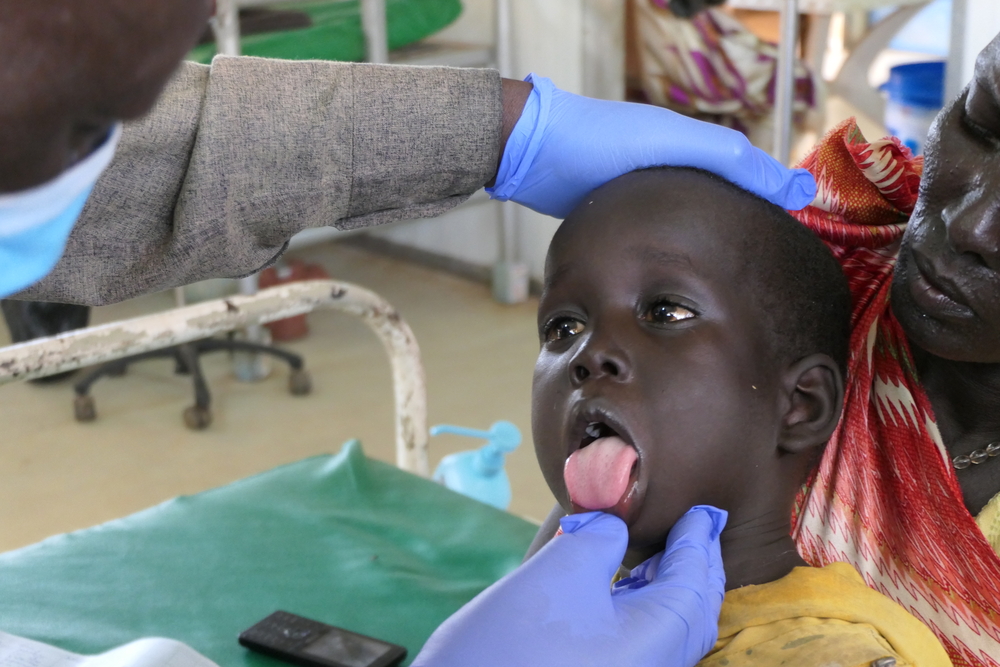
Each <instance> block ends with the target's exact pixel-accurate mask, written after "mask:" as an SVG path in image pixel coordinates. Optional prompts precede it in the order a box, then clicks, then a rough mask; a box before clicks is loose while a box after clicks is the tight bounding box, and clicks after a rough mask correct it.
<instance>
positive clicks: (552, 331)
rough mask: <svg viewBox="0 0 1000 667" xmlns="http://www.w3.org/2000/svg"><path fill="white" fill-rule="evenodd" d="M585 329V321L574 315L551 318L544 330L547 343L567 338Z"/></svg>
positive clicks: (543, 333)
mask: <svg viewBox="0 0 1000 667" xmlns="http://www.w3.org/2000/svg"><path fill="white" fill-rule="evenodd" d="M582 331H583V322H581V321H580V320H578V319H576V318H573V317H557V318H554V319H552V320H549V321H548V322H547V323H546V324H545V327H544V328H543V330H542V335H543V336H544V337H545V342H546V343H554V342H555V341H557V340H566V339H567V338H571V337H573V336H575V335H577V334H578V333H580V332H582Z"/></svg>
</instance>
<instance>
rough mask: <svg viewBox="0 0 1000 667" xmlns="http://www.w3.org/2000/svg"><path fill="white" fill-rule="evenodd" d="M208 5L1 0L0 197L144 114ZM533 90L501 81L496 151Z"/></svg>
mask: <svg viewBox="0 0 1000 667" xmlns="http://www.w3.org/2000/svg"><path fill="white" fill-rule="evenodd" d="M214 6H215V1H214V0H171V1H170V2H162V1H160V0H91V1H89V2H86V3H81V2H77V1H75V0H45V1H44V2H25V1H24V0H0V90H2V91H3V95H0V193H3V192H16V191H18V190H23V189H26V188H30V187H32V186H36V185H40V184H42V183H45V182H47V181H49V180H51V179H52V178H54V177H55V176H57V175H58V174H59V173H61V172H62V171H64V170H66V169H67V168H69V167H71V166H72V165H73V164H75V163H76V162H78V161H79V160H81V159H82V158H83V157H86V156H87V155H88V154H89V153H90V152H91V151H92V150H93V149H94V148H95V147H96V146H97V145H98V144H100V142H101V141H102V140H103V139H104V137H106V136H107V133H108V130H109V128H110V127H111V126H112V124H113V123H115V122H116V121H119V120H129V119H134V118H138V117H139V116H142V115H143V114H145V113H146V112H147V111H149V109H150V108H152V106H153V104H154V103H155V102H156V99H157V97H159V95H160V93H161V92H162V91H163V88H164V86H165V85H166V84H167V81H168V80H169V79H170V76H171V74H173V72H174V70H175V69H176V68H177V65H178V64H179V63H180V61H181V59H182V58H183V57H184V54H186V53H187V52H188V51H189V50H190V49H191V47H193V46H194V45H195V44H196V43H197V41H198V39H199V38H200V37H201V35H202V34H203V32H204V30H205V25H206V23H207V21H208V19H209V16H210V15H211V14H212V13H213V12H214ZM530 91H531V84H528V83H524V82H521V81H512V80H508V79H505V80H504V82H503V101H502V103H503V113H502V128H501V144H500V152H501V154H502V152H503V147H504V146H505V145H506V141H507V137H508V136H510V133H511V131H512V130H513V127H514V125H515V123H516V122H517V120H518V118H520V115H521V110H522V109H523V108H524V102H525V100H526V99H527V96H528V93H530Z"/></svg>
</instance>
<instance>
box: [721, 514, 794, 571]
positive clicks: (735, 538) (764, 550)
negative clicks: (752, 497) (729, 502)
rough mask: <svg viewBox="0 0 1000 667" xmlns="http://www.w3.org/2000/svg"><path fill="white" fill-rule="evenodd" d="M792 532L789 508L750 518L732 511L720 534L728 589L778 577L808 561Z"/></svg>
mask: <svg viewBox="0 0 1000 667" xmlns="http://www.w3.org/2000/svg"><path fill="white" fill-rule="evenodd" d="M790 533H791V524H790V522H789V512H788V511H787V510H784V511H775V512H773V513H770V514H765V515H762V516H756V517H754V518H752V519H749V520H740V519H739V518H737V517H734V516H732V515H730V518H729V523H728V524H727V525H726V529H725V530H723V531H722V535H721V536H720V541H721V543H722V562H723V565H724V566H725V568H726V590H727V591H728V590H732V589H734V588H740V587H741V586H749V585H751V584H766V583H769V582H772V581H776V580H778V579H780V578H782V577H783V576H785V575H786V574H788V573H789V572H791V571H792V568H794V567H799V566H801V565H806V562H805V561H804V560H802V557H801V556H799V553H798V551H797V550H796V549H795V541H794V540H792V537H791V534H790Z"/></svg>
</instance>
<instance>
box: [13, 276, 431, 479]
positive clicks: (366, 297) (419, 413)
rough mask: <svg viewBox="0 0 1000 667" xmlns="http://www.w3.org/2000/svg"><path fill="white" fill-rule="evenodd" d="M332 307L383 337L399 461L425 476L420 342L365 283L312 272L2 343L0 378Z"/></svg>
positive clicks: (66, 367)
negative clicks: (246, 291) (243, 291)
mask: <svg viewBox="0 0 1000 667" xmlns="http://www.w3.org/2000/svg"><path fill="white" fill-rule="evenodd" d="M319 308H329V309H332V310H337V311H341V312H345V313H350V314H352V315H355V316H357V317H360V318H361V319H362V320H363V321H364V322H365V324H367V325H368V326H369V328H371V330H372V331H373V332H374V333H375V335H377V336H378V338H379V340H381V341H382V345H383V347H384V348H385V351H386V354H387V355H388V357H389V364H390V366H391V367H392V384H393V394H394V398H395V431H396V465H398V466H399V467H400V468H402V469H403V470H408V471H410V472H414V473H416V474H418V475H423V476H424V477H426V476H428V475H429V472H430V471H429V465H428V458H427V438H428V435H427V393H426V385H425V381H424V368H423V364H422V363H421V361H420V348H419V347H418V346H417V340H416V338H415V337H414V335H413V331H412V330H411V329H410V327H409V325H408V324H407V323H406V322H405V321H404V320H403V318H402V317H400V315H399V313H398V312H397V311H396V309H395V308H393V307H392V305H391V304H389V303H388V302H387V301H385V299H383V298H382V297H380V296H379V295H378V294H375V293H374V292H372V291H370V290H366V289H364V288H363V287H359V286H357V285H353V284H351V283H343V282H337V281H334V280H309V281H303V282H297V283H290V284H287V285H281V286H278V287H272V288H270V289H266V290H261V291H260V292H258V293H257V294H254V295H250V296H232V297H229V298H226V299H216V300H213V301H206V302H203V303H199V304H195V305H193V306H185V307H182V308H175V309H172V310H168V311H164V312H161V313H155V314H153V315H145V316H143V317H136V318H132V319H128V320H121V321H119V322H112V323H109V324H103V325H100V326H95V327H89V328H87V329H79V330H76V331H71V332H68V333H65V334H60V335H58V336H50V337H48V338H39V339H36V340H32V341H29V342H26V343H20V344H17V345H11V346H9V347H4V348H0V384H6V383H8V382H15V381H19V380H31V379H34V378H39V377H44V376H46V375H54V374H56V373H61V372H64V371H70V370H76V369H78V368H82V367H83V366H90V365H93V364H100V363H104V362H108V361H114V360H115V359H121V358H123V357H128V356H131V355H134V354H139V353H141V352H148V351H151V350H157V349H162V348H165V347H171V346H174V345H180V344H182V343H190V342H192V341H196V340H200V339H203V338H208V337H210V336H213V335H215V334H219V333H223V332H227V331H233V330H235V329H242V328H245V327H248V326H251V325H259V324H265V323H267V322H273V321H274V320H280V319H284V318H286V317H293V316H295V315H302V314H304V313H308V312H310V311H313V310H316V309H319Z"/></svg>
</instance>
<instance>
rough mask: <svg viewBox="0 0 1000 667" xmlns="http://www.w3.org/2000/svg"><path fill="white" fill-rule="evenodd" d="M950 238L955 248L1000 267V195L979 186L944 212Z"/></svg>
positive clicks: (997, 269) (992, 267)
mask: <svg viewBox="0 0 1000 667" xmlns="http://www.w3.org/2000/svg"><path fill="white" fill-rule="evenodd" d="M941 217H942V219H943V220H944V224H945V229H946V230H947V234H948V242H949V243H950V244H951V247H952V248H954V249H955V251H956V252H958V253H960V254H964V255H974V256H976V258H977V259H978V261H979V262H980V263H982V264H984V265H986V266H988V267H989V268H991V269H993V270H994V271H1000V196H998V195H997V193H994V192H988V191H985V190H984V189H983V188H977V189H976V190H973V191H971V192H969V193H968V194H966V196H965V197H963V198H962V200H961V201H960V202H959V203H958V204H957V205H954V206H948V207H945V209H944V210H943V211H942V215H941Z"/></svg>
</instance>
